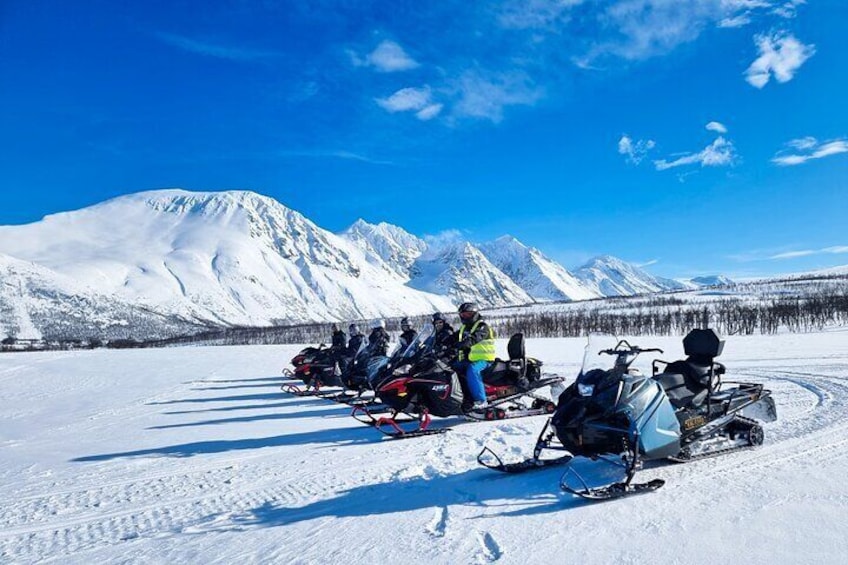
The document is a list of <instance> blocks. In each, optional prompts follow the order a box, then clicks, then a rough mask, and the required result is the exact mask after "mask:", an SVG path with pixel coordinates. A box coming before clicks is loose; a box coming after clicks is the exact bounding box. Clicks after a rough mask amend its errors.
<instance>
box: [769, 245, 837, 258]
mask: <svg viewBox="0 0 848 565" xmlns="http://www.w3.org/2000/svg"><path fill="white" fill-rule="evenodd" d="M842 253H848V245H836V246H832V247H825V248H823V249H802V250H800V251H786V252H784V253H777V254H776V255H772V256H770V257H768V259H797V258H798V257H809V256H810V255H838V254H842Z"/></svg>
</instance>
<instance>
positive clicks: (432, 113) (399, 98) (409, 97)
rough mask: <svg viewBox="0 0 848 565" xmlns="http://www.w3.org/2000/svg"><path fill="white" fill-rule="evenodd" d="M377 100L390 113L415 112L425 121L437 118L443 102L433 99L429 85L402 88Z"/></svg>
mask: <svg viewBox="0 0 848 565" xmlns="http://www.w3.org/2000/svg"><path fill="white" fill-rule="evenodd" d="M375 101H376V102H377V104H378V105H379V106H380V107H381V108H383V109H384V110H386V111H387V112H389V113H392V114H394V113H396V112H415V116H416V117H417V118H418V119H419V120H424V121H426V120H431V119H433V118H435V117H436V116H437V115H438V114H439V112H441V110H442V104H439V103H436V102H434V101H433V93H432V90H431V89H430V87H429V86H423V87H421V88H412V87H409V88H402V89H400V90H398V91H396V92H395V93H394V94H392V95H391V96H389V97H388V98H377V99H375Z"/></svg>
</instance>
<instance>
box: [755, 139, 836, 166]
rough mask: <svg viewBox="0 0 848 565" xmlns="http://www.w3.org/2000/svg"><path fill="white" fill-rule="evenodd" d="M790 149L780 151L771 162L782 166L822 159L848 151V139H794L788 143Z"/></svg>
mask: <svg viewBox="0 0 848 565" xmlns="http://www.w3.org/2000/svg"><path fill="white" fill-rule="evenodd" d="M786 147H787V148H788V149H784V150H782V151H780V152H778V153H777V154H776V155H775V156H774V157H772V160H771V162H772V163H775V164H777V165H780V166H782V167H789V166H794V165H801V164H803V163H806V162H807V161H810V160H811V159H821V158H822V157H829V156H830V155H838V154H840V153H848V140H846V139H834V140H832V141H825V142H822V143H819V141H818V140H817V139H816V138H815V137H802V138H800V139H793V140H792V141H790V142H788V143H787V144H786Z"/></svg>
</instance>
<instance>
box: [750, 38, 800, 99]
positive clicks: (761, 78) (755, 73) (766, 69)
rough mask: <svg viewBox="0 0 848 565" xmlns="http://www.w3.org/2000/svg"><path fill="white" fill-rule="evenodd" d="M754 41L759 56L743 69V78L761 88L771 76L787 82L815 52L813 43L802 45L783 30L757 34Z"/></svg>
mask: <svg viewBox="0 0 848 565" xmlns="http://www.w3.org/2000/svg"><path fill="white" fill-rule="evenodd" d="M754 42H755V43H756V44H757V49H758V50H759V54H760V56H759V57H757V59H756V60H755V61H754V62H753V63H751V66H750V67H748V69H747V70H746V71H745V80H747V81H748V83H749V84H751V86H754V87H756V88H763V87H764V86H765V85H766V84H768V82H769V80H770V79H771V77H772V76H774V79H775V80H776V81H778V82H789V81H790V80H792V78H793V77H794V76H795V72H796V71H797V70H798V69H799V68H801V65H803V64H804V63H805V62H806V61H807V59H809V58H810V57H812V56H813V55H814V54H815V52H816V48H815V45H804V44H803V43H801V42H800V41H798V40H797V39H796V38H795V37H794V36H793V35H791V34H788V33H785V32H773V33H771V34H764V35H758V36H756V37H755V38H754Z"/></svg>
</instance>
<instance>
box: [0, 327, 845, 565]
mask: <svg viewBox="0 0 848 565" xmlns="http://www.w3.org/2000/svg"><path fill="white" fill-rule="evenodd" d="M632 343H635V344H638V345H641V346H643V347H661V348H663V349H664V350H665V351H666V354H665V355H664V357H666V358H676V357H678V356H680V355H681V354H682V346H681V343H680V339H679V338H676V339H670V338H644V337H643V338H636V339H633V340H632ZM583 345H584V340H579V339H556V340H529V341H528V343H527V352H528V354H530V355H533V356H534V357H538V358H540V359H542V360H543V361H544V362H545V370H546V371H551V372H556V373H560V374H562V375H566V376H568V377H569V379H570V378H572V377H573V376H574V375H575V374H576V372H577V369H578V367H579V365H580V360H581V358H582V349H583ZM505 347H506V345H505V343H504V342H503V341H499V342H498V349H499V353H501V354H503V353H505ZM298 349H299V347H298V346H271V347H268V346H266V347H214V348H172V349H154V350H150V349H147V350H132V351H107V350H97V351H87V352H80V351H77V352H51V353H16V354H6V355H0V382H2V387H3V394H2V395H0V453H2V456H0V562H3V563H43V562H49V563H63V564H64V563H68V564H89V563H127V562H130V563H210V562H214V563H333V562H337V563H351V564H359V563H363V564H364V563H404V564H407V563H408V564H419V563H420V564H427V565H433V564H437V563H439V564H442V563H444V564H447V563H462V564H465V563H492V562H496V563H502V564H519V565H527V564H531V563H532V564H535V563H543V564H553V563H563V562H566V563H571V562H579V563H581V564H586V565H593V564H603V565H606V564H610V563H638V564H641V563H656V564H659V563H680V562H686V563H689V562H694V563H738V562H740V561H741V562H745V563H752V564H755V565H759V564H764V565H765V564H769V565H773V564H782V563H810V562H815V563H820V564H831V563H832V564H836V563H843V562H844V559H845V551H846V540H847V539H848V522H846V521H845V519H844V514H845V493H844V491H845V487H844V474H845V468H846V465H848V451H846V449H845V445H846V442H848V403H846V400H845V385H846V375H848V339H846V335H845V332H844V331H841V332H833V333H820V334H809V335H797V334H790V335H782V336H770V337H759V336H757V337H729V338H728V341H727V344H726V346H725V349H724V354H723V356H722V357H721V358H720V360H721V361H722V362H723V363H725V364H726V365H727V370H728V373H727V377H726V378H727V379H734V378H744V379H745V380H749V381H754V382H760V383H763V384H764V385H765V386H766V387H768V388H770V389H771V390H772V391H773V395H774V398H775V401H776V404H777V410H778V421H777V422H774V423H771V424H767V425H766V426H765V444H764V445H763V446H762V447H760V448H757V449H753V450H749V451H742V452H737V453H732V454H727V455H723V456H720V457H715V458H711V459H706V460H703V461H696V462H692V463H687V464H674V463H659V464H652V465H646V468H645V469H643V470H642V471H640V474H639V475H637V477H639V478H640V479H641V480H646V479H649V478H661V479H665V480H666V485H665V486H664V487H662V488H661V489H660V490H658V491H657V492H654V493H651V494H645V495H642V496H639V497H633V498H630V499H623V500H618V501H614V502H608V503H600V504H587V503H583V502H581V501H578V500H575V499H574V498H572V497H571V496H568V495H566V494H564V493H561V492H560V491H559V489H558V486H557V483H558V481H559V478H560V475H561V472H562V471H561V469H558V468H549V469H544V470H540V471H534V472H531V473H527V474H524V475H502V474H498V473H495V472H494V471H490V470H488V469H484V468H482V467H480V466H479V465H478V464H477V462H476V456H477V453H478V452H479V451H480V450H481V449H482V447H483V446H489V447H491V448H492V449H493V450H495V451H497V452H498V453H499V454H501V455H502V456H504V457H505V458H507V459H508V460H511V461H512V460H517V459H521V458H523V457H525V456H529V455H530V452H531V451H532V447H533V444H534V443H535V441H536V436H537V435H538V433H539V431H540V429H541V428H542V426H543V424H544V422H545V417H544V416H537V417H533V418H524V419H518V420H510V421H506V422H481V423H471V422H463V421H461V420H456V419H451V420H448V421H445V420H439V419H435V420H434V422H433V425H434V426H442V425H445V424H448V423H450V424H457V425H456V426H455V428H454V429H453V430H452V431H451V432H449V433H446V434H443V435H438V436H427V437H421V438H416V439H410V440H404V441H395V440H382V439H381V438H380V437H379V434H378V433H377V432H376V431H375V430H373V429H372V428H370V427H368V426H363V425H362V424H359V423H357V422H355V421H354V420H353V419H352V418H350V416H349V412H350V409H349V408H348V407H345V406H342V405H339V404H334V403H331V402H329V401H322V400H318V399H308V398H296V397H291V396H287V395H285V394H283V393H281V392H280V390H279V382H280V380H279V372H280V369H281V367H282V365H283V364H284V363H285V362H286V361H287V360H288V359H290V358H291V357H292V355H293V354H294V353H295V352H296V351H297V350H298ZM640 366H641V367H642V368H643V370H644V369H647V367H644V366H642V365H640Z"/></svg>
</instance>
